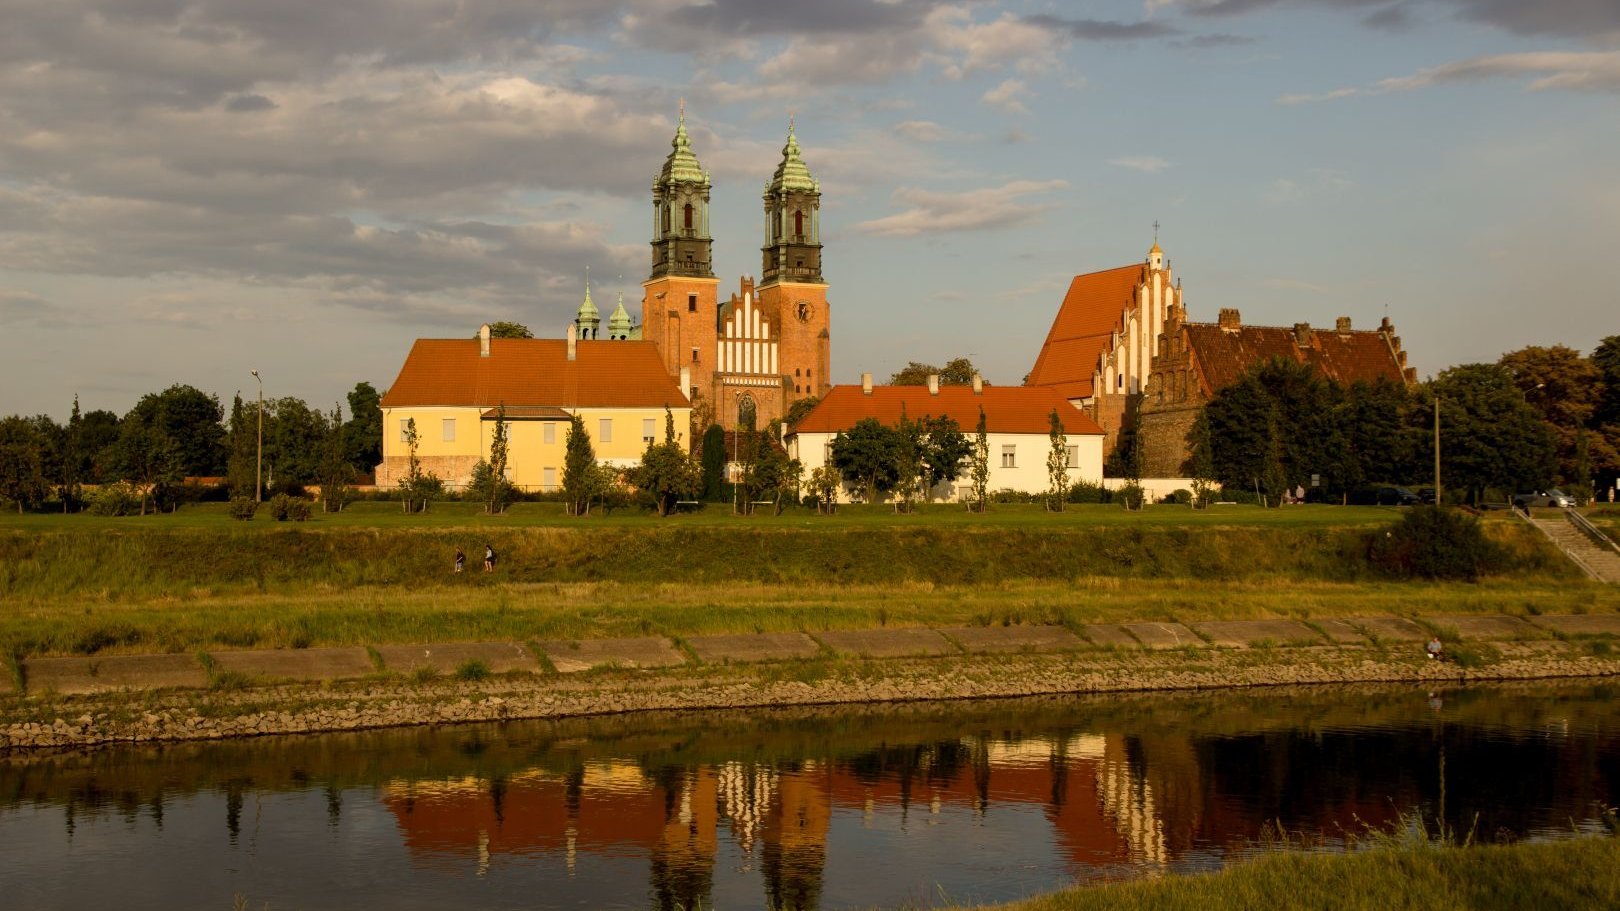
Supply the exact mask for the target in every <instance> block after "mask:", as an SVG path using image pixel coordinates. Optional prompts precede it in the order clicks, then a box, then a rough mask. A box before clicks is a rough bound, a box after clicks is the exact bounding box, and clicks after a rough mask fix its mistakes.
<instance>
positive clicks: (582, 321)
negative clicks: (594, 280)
mask: <svg viewBox="0 0 1620 911" xmlns="http://www.w3.org/2000/svg"><path fill="white" fill-rule="evenodd" d="M574 325H575V326H576V327H578V329H579V337H580V338H582V339H590V338H596V332H597V329H598V328H599V327H600V326H601V325H602V315H601V314H600V313H599V312H597V309H596V304H594V303H592V302H591V270H590V269H589V268H587V269H586V270H585V300H584V301H582V302H581V303H580V305H579V315H578V316H576V317H574Z"/></svg>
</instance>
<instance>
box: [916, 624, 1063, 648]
mask: <svg viewBox="0 0 1620 911" xmlns="http://www.w3.org/2000/svg"><path fill="white" fill-rule="evenodd" d="M940 632H942V633H944V634H945V635H946V636H948V637H950V639H951V640H952V641H953V642H955V643H956V644H957V645H960V646H961V647H962V649H963V650H964V651H969V652H984V653H989V654H1006V653H1009V652H1062V651H1069V650H1072V649H1077V648H1084V647H1085V643H1084V642H1082V641H1081V640H1080V637H1079V636H1076V635H1075V634H1074V633H1071V632H1069V631H1068V630H1067V629H1064V628H1063V627H1061V626H958V627H954V628H951V629H944V630H940Z"/></svg>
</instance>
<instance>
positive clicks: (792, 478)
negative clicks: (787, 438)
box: [747, 421, 804, 516]
mask: <svg viewBox="0 0 1620 911" xmlns="http://www.w3.org/2000/svg"><path fill="white" fill-rule="evenodd" d="M765 436H766V438H767V442H766V443H765V445H763V446H761V447H760V453H759V457H758V458H757V459H755V461H754V463H753V466H752V467H751V469H750V471H749V477H748V480H747V487H748V490H749V492H750V494H751V496H752V497H753V499H758V500H769V501H771V507H772V510H773V514H774V515H778V516H779V515H781V514H782V508H783V506H785V505H786V504H787V503H791V502H793V501H794V500H795V499H797V497H798V494H799V485H800V484H801V483H802V482H803V478H804V465H803V463H801V462H800V461H799V460H798V459H794V458H790V457H789V456H788V454H787V450H785V449H783V448H782V447H781V446H778V445H775V442H774V441H775V440H776V439H777V438H778V437H779V436H780V425H779V423H778V422H776V421H772V422H771V425H770V427H769V428H767V430H766V434H765Z"/></svg>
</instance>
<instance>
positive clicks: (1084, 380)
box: [1024, 263, 1147, 399]
mask: <svg viewBox="0 0 1620 911" xmlns="http://www.w3.org/2000/svg"><path fill="white" fill-rule="evenodd" d="M1146 271H1147V266H1146V265H1144V264H1141V263H1137V264H1135V265H1131V266H1120V267H1119V268H1117V269H1105V270H1103V271H1102V272H1091V273H1088V274H1086V275H1076V276H1075V277H1074V281H1072V282H1070V283H1069V292H1068V293H1067V294H1065V295H1064V296H1063V304H1062V305H1061V306H1059V307H1058V312H1057V317H1056V318H1055V319H1053V320H1052V328H1051V330H1049V331H1048V332H1047V333H1046V342H1045V343H1044V344H1043V345H1041V353H1040V354H1039V355H1037V356H1036V358H1035V366H1034V367H1033V368H1031V370H1030V371H1029V378H1028V379H1027V380H1025V381H1024V383H1025V385H1028V386H1050V387H1053V388H1055V389H1057V390H1058V391H1059V392H1061V393H1062V394H1063V396H1064V397H1065V398H1071V399H1078V398H1085V397H1087V396H1089V395H1091V394H1092V393H1093V392H1094V391H1095V390H1093V389H1092V388H1091V387H1092V379H1093V377H1094V376H1095V374H1096V371H1097V358H1098V356H1099V355H1101V354H1102V353H1103V351H1104V350H1105V349H1106V348H1107V347H1108V344H1109V341H1110V340H1111V339H1112V338H1113V334H1114V332H1115V331H1116V330H1118V329H1120V328H1122V327H1123V326H1124V321H1125V311H1126V310H1128V309H1130V308H1131V307H1132V306H1134V305H1135V303H1136V288H1137V286H1138V285H1140V284H1142V282H1143V280H1144V278H1145V273H1146Z"/></svg>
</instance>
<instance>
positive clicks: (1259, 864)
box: [986, 837, 1620, 911]
mask: <svg viewBox="0 0 1620 911" xmlns="http://www.w3.org/2000/svg"><path fill="white" fill-rule="evenodd" d="M1616 907H1620V839H1617V838H1611V837H1593V838H1581V839H1575V840H1570V841H1556V842H1545V843H1536V844H1515V845H1475V846H1469V847H1449V846H1444V845H1434V844H1429V843H1422V842H1419V843H1400V844H1396V845H1393V846H1387V847H1379V848H1374V849H1372V850H1369V851H1361V852H1357V853H1352V854H1305V853H1297V852H1290V851H1284V852H1279V853H1276V854H1267V855H1264V856H1262V857H1260V858H1258V859H1257V860H1254V861H1252V862H1249V863H1243V864H1239V865H1236V866H1233V867H1230V868H1227V869H1225V870H1222V871H1221V872H1219V873H1212V874H1208V875H1201V876H1185V877H1179V876H1170V877H1162V878H1158V879H1150V880H1136V881H1132V882H1123V883H1111V884H1108V885H1102V886H1089V887H1081V888H1077V889H1070V890H1066V891H1063V892H1059V893H1056V894H1054V895H1049V896H1045V897H1042V898H1036V899H1030V900H1027V901H1022V902H1016V903H1014V904H1010V905H1003V906H999V911H1090V909H1099V911H1101V909H1108V911H1132V909H1137V908H1141V909H1150V908H1151V909H1154V911H1206V909H1209V908H1265V909H1268V911H1287V909H1319V908H1333V909H1337V911H1361V909H1365V911H1387V909H1390V908H1401V909H1408V911H1464V909H1467V911H1492V909H1497V908H1501V909H1521V908H1559V909H1566V911H1567V909H1586V908H1591V909H1609V908H1616ZM986 911H988V909H986Z"/></svg>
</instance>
